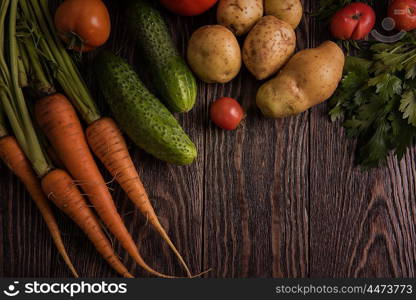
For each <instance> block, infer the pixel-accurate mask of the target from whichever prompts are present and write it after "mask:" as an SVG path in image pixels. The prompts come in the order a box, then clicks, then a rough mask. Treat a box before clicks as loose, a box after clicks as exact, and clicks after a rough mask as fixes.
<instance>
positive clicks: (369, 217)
mask: <svg viewBox="0 0 416 300" xmlns="http://www.w3.org/2000/svg"><path fill="white" fill-rule="evenodd" d="M107 2H108V5H109V8H110V10H111V12H112V21H113V27H114V29H113V37H112V40H111V42H110V43H109V47H110V48H112V49H113V50H114V51H117V52H118V53H120V54H122V55H123V56H124V57H126V58H128V59H129V60H130V62H131V63H133V64H134V65H135V66H136V68H137V70H138V71H139V72H140V73H142V74H144V73H146V72H145V71H146V70H143V69H142V68H141V64H140V61H139V60H138V59H137V58H138V55H137V52H136V51H135V48H134V42H133V40H132V38H131V36H130V35H129V34H128V33H127V32H126V27H125V23H124V22H125V20H124V14H123V8H122V7H121V6H120V3H121V2H123V1H107ZM315 2H317V1H312V0H311V1H304V6H305V11H306V12H310V11H312V9H313V7H312V6H313V5H316V4H315ZM379 8H381V6H380V7H379ZM165 15H166V18H167V20H168V22H169V24H170V27H171V30H172V32H173V34H174V36H175V41H176V42H177V44H178V47H179V48H180V49H181V51H183V52H184V51H185V49H186V43H187V40H188V38H189V36H190V34H191V33H192V32H193V31H194V30H195V29H197V28H198V27H200V26H202V25H205V24H213V23H215V11H214V10H212V11H211V12H209V13H207V14H205V15H203V16H199V17H195V18H182V17H176V16H173V15H171V14H169V13H165ZM297 36H298V46H299V49H303V48H306V47H313V46H316V45H318V44H319V43H320V42H321V41H323V40H324V39H325V38H326V36H327V34H326V30H325V29H323V28H322V25H321V24H317V22H316V21H315V20H314V19H313V18H310V17H309V16H308V14H307V13H305V18H304V19H303V21H302V24H301V26H300V27H299V29H298V30H297ZM91 60H92V59H91V58H87V59H86V60H85V61H84V64H83V65H84V67H83V69H84V72H85V76H86V79H87V80H88V82H89V84H90V86H91V89H92V90H93V92H94V95H95V96H96V98H97V99H99V101H102V96H101V95H100V91H99V90H98V89H97V88H96V84H95V83H94V73H93V71H92V69H91V65H90V63H91ZM258 86H259V83H257V82H256V81H255V80H254V78H253V77H252V76H251V75H250V74H248V72H247V71H246V70H243V71H242V72H241V74H240V75H239V76H238V77H237V78H236V79H235V80H234V81H233V82H232V83H229V84H225V85H206V84H203V83H199V89H198V91H199V98H198V104H197V105H196V107H195V109H194V110H193V111H192V112H191V113H189V114H186V115H180V116H178V117H179V120H180V122H181V124H182V125H183V127H184V128H185V130H186V131H187V132H188V133H189V134H190V136H191V137H192V139H193V140H194V141H195V143H196V144H197V146H198V149H199V158H198V160H197V162H196V163H194V164H193V165H192V166H189V167H176V166H171V165H167V164H165V163H162V162H159V161H157V160H156V159H154V158H152V157H150V156H149V155H148V154H146V153H144V152H143V151H141V150H139V149H137V147H135V146H134V145H132V144H131V151H132V154H133V157H134V160H135V163H136V165H137V167H138V169H139V170H140V172H141V175H142V178H143V181H144V183H145V186H146V187H147V190H148V192H149V195H150V197H151V199H152V201H153V203H154V206H155V208H156V211H157V213H158V215H159V216H160V219H161V221H162V223H163V225H164V226H165V228H166V229H167V230H168V231H169V234H170V235H171V236H172V238H173V240H174V242H175V243H176V244H177V246H178V248H179V249H180V251H181V252H182V253H183V255H184V257H185V259H186V260H187V261H188V262H189V265H190V266H191V268H192V270H193V272H200V271H202V270H206V269H208V268H212V272H210V273H209V274H208V275H207V276H208V277H414V276H415V272H416V246H415V243H416V226H415V225H416V217H415V215H416V201H415V200H416V199H415V195H416V181H415V180H416V165H415V164H416V163H415V154H416V153H415V150H414V149H412V150H411V151H409V152H408V153H407V154H406V156H405V158H404V159H403V161H401V162H398V161H397V160H396V159H395V158H389V160H388V163H387V166H386V167H383V168H379V169H375V170H373V171H370V172H362V171H361V170H360V168H359V167H358V166H356V164H355V163H354V149H355V143H354V141H351V140H348V139H346V137H345V135H344V132H343V130H342V128H341V127H340V125H339V124H335V125H334V124H331V123H330V121H329V120H328V117H327V105H326V104H323V105H320V106H318V107H316V108H313V109H312V110H310V111H308V112H306V113H304V114H302V115H300V116H298V117H293V118H287V119H284V120H277V121H276V120H267V119H265V118H263V117H262V116H261V114H260V112H259V111H258V109H257V108H256V105H255V101H254V98H255V93H256V90H257V88H258ZM220 96H232V97H235V98H238V99H239V100H240V101H241V103H242V104H243V106H244V108H245V109H246V110H247V115H248V117H247V120H246V121H245V123H244V125H243V126H242V127H241V128H240V129H239V130H237V131H235V132H225V131H222V130H219V129H217V128H216V127H215V126H214V125H213V124H212V123H211V122H210V121H209V119H208V109H209V105H210V103H211V102H212V101H213V100H214V99H216V98H217V97H220ZM103 109H104V110H105V111H107V110H106V107H105V106H103ZM104 175H105V177H106V178H107V179H108V180H109V181H110V180H111V176H109V174H108V173H106V172H104ZM111 187H112V188H113V189H114V197H115V199H116V203H117V205H118V208H119V211H120V213H121V214H122V215H123V216H124V220H125V222H126V223H127V226H128V228H129V230H130V232H131V233H132V235H133V237H134V239H135V240H136V241H137V243H138V244H139V245H140V249H141V251H142V253H143V256H144V258H145V259H146V260H147V262H149V264H151V265H152V266H154V267H155V268H156V269H157V270H159V271H163V272H165V273H171V274H178V275H181V274H183V273H182V271H181V268H180V266H178V264H177V262H176V261H175V259H174V257H173V256H172V255H171V253H170V252H169V249H168V248H167V247H166V246H165V245H164V244H163V243H162V242H161V240H160V238H158V237H157V235H156V234H155V233H154V232H153V231H152V229H151V228H149V226H148V225H147V224H146V222H145V219H144V218H143V217H142V216H141V215H140V214H139V213H138V212H137V211H136V210H135V209H134V207H133V205H132V204H131V203H130V202H129V201H128V200H127V198H126V195H125V194H124V193H123V192H122V191H121V190H120V188H119V187H118V186H117V184H115V183H112V184H111ZM56 214H57V216H58V218H59V223H60V226H61V229H62V232H63V233H64V242H65V243H66V245H67V247H68V251H69V254H70V256H71V257H72V258H73V259H74V261H75V265H76V267H77V268H78V270H79V272H80V274H82V276H88V277H107V276H116V274H115V273H114V272H113V271H112V270H111V269H110V268H109V267H108V265H107V264H106V263H105V262H104V261H103V259H102V258H101V257H100V256H99V255H98V254H97V252H96V251H95V250H94V248H93V247H92V246H91V244H90V243H89V242H88V240H87V239H86V238H85V237H84V235H83V233H82V232H81V231H80V230H79V229H78V228H77V227H76V226H75V225H74V224H73V223H72V222H71V221H70V220H69V219H68V218H67V217H66V216H64V215H63V214H61V213H60V212H59V211H57V210H56ZM114 245H115V247H116V249H117V251H118V253H120V256H121V258H122V260H123V261H124V262H125V263H126V264H127V266H128V267H130V268H131V269H132V270H136V271H137V272H136V274H137V275H138V276H147V275H146V274H144V273H143V272H142V271H141V270H139V269H137V268H136V266H135V264H134V263H132V261H131V259H130V258H129V257H128V256H127V255H126V254H125V252H123V251H122V250H121V249H120V246H119V245H118V243H115V244H114ZM0 276H35V277H37V276H42V277H66V276H70V273H69V272H68V270H67V268H66V266H65V265H64V263H63V261H62V259H61V258H60V257H59V256H58V254H57V251H56V249H55V247H54V245H53V243H52V241H51V238H50V237H49V234H48V231H47V228H46V226H45V224H44V222H43V220H42V218H41V216H40V214H39V213H38V211H37V210H36V208H35V206H34V204H33V203H32V201H31V199H30V197H29V196H28V195H27V193H26V192H25V191H24V188H23V186H22V185H21V184H20V183H19V181H18V180H17V179H16V178H15V177H14V176H13V175H12V174H11V173H10V172H9V171H8V170H7V169H6V167H5V166H4V165H1V166H0Z"/></svg>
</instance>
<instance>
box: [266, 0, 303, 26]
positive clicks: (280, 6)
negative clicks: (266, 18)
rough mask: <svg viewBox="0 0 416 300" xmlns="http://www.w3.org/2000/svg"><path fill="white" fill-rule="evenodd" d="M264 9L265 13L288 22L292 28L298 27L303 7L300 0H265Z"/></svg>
mask: <svg viewBox="0 0 416 300" xmlns="http://www.w3.org/2000/svg"><path fill="white" fill-rule="evenodd" d="M264 10H265V14H266V15H272V16H275V17H276V18H278V19H280V20H283V21H285V22H287V23H289V24H290V25H291V26H292V28H293V29H296V27H298V25H299V23H300V21H301V20H302V16H303V7H302V3H301V2H300V0H265V1H264Z"/></svg>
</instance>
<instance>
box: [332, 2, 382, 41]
mask: <svg viewBox="0 0 416 300" xmlns="http://www.w3.org/2000/svg"><path fill="white" fill-rule="evenodd" d="M375 23H376V13H375V12H374V10H373V9H372V8H371V6H369V5H367V4H365V3H361V2H356V3H353V4H350V5H348V6H346V7H344V8H343V9H341V10H339V11H338V12H337V13H335V14H334V15H333V16H332V19H331V33H332V35H333V36H334V37H335V38H337V39H340V40H361V39H363V38H364V37H365V36H367V35H368V34H369V33H370V32H371V30H372V29H373V28H374V25H375Z"/></svg>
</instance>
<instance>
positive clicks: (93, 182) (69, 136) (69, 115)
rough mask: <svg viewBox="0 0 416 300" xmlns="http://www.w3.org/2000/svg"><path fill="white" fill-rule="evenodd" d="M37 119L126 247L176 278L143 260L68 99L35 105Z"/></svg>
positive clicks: (139, 260)
mask: <svg viewBox="0 0 416 300" xmlns="http://www.w3.org/2000/svg"><path fill="white" fill-rule="evenodd" d="M35 116H36V119H37V121H38V123H39V126H40V127H41V128H42V130H43V131H44V133H45V134H46V136H47V137H48V138H49V140H50V142H51V144H52V146H53V147H54V148H55V150H56V152H57V154H58V156H59V158H60V159H61V160H62V162H63V163H64V165H65V167H66V169H67V170H68V171H69V172H70V173H71V175H72V176H73V177H74V178H75V179H76V180H78V181H79V182H80V186H81V189H82V190H83V191H84V192H85V193H86V194H87V195H88V197H89V199H90V201H91V203H92V204H93V205H94V207H95V209H96V211H97V213H98V215H99V216H100V218H101V219H102V221H103V222H104V223H105V224H106V226H107V227H108V229H109V230H110V231H111V232H112V233H113V234H114V236H115V237H116V238H117V239H118V240H119V242H120V243H121V245H122V246H123V248H124V249H126V251H127V252H128V253H129V254H130V255H131V257H132V258H133V259H134V260H135V262H136V263H137V264H138V265H139V266H141V267H142V268H143V269H145V270H146V271H148V272H149V273H151V274H153V275H155V276H159V277H163V278H173V277H172V276H168V275H164V274H162V273H159V272H157V271H155V270H153V269H152V268H151V267H149V266H148V265H147V264H146V263H145V262H144V260H143V258H142V257H141V255H140V253H139V251H138V249H137V247H136V245H135V243H134V241H133V239H132V238H131V236H130V234H129V232H128V230H127V228H126V226H125V225H124V223H123V221H122V219H121V217H120V215H119V214H118V212H117V208H116V206H115V204H114V201H113V199H112V197H111V194H110V192H109V190H108V188H107V185H106V183H105V181H104V179H103V177H102V175H101V173H100V171H99V170H98V167H97V165H96V163H95V161H94V159H93V157H92V154H91V152H90V150H89V148H88V145H87V141H86V138H85V134H84V132H83V129H82V127H81V123H80V121H79V119H78V116H77V114H76V112H75V110H74V108H73V106H72V105H71V103H70V102H69V101H68V100H67V99H66V97H65V96H63V95H61V94H55V95H51V96H48V97H45V98H43V99H41V100H38V101H37V102H36V104H35Z"/></svg>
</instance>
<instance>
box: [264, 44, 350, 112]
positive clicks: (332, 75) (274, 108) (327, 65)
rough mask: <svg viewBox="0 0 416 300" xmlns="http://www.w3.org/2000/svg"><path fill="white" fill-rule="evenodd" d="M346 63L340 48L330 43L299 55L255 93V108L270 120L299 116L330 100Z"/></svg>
mask: <svg viewBox="0 0 416 300" xmlns="http://www.w3.org/2000/svg"><path fill="white" fill-rule="evenodd" d="M344 64H345V56H344V53H343V52H342V49H341V48H340V47H338V45H337V44H335V43H334V42H331V41H327V42H324V43H323V44H322V45H320V46H319V47H318V48H314V49H307V50H303V51H300V52H298V53H297V54H296V55H294V56H293V57H292V59H291V60H290V61H289V62H288V63H287V65H286V66H285V67H284V68H283V70H282V71H281V72H280V73H279V75H277V77H276V78H274V79H272V80H270V81H268V82H266V83H265V84H264V85H263V86H261V87H260V89H259V91H258V93H257V106H258V107H259V108H260V109H261V111H262V112H263V114H264V115H265V116H267V117H271V118H284V117H287V116H292V115H297V114H300V113H302V112H304V111H306V110H308V109H309V108H311V107H312V106H315V105H317V104H319V103H322V102H324V101H326V100H327V99H329V98H330V97H331V96H332V95H333V93H334V92H335V90H336V88H337V86H338V84H339V82H340V80H341V78H342V71H343V68H344Z"/></svg>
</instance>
